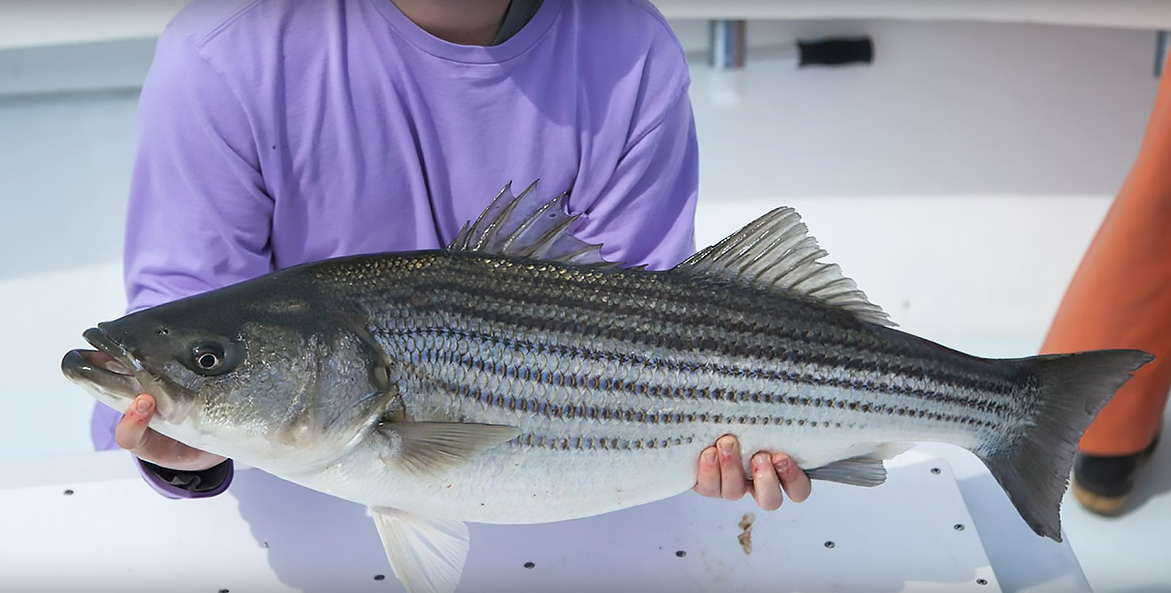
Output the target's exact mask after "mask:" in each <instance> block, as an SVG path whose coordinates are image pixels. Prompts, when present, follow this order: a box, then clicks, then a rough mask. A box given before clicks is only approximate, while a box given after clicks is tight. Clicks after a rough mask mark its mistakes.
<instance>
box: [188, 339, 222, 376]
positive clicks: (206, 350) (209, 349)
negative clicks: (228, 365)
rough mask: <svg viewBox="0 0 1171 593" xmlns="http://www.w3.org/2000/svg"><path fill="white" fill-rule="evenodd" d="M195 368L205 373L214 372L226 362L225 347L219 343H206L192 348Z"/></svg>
mask: <svg viewBox="0 0 1171 593" xmlns="http://www.w3.org/2000/svg"><path fill="white" fill-rule="evenodd" d="M191 356H192V359H193V360H194V361H195V368H196V369H197V370H199V371H203V372H205V373H214V372H215V371H217V370H219V369H220V367H221V366H223V364H224V349H223V348H222V347H221V346H220V345H219V344H214V343H204V344H199V345H198V346H196V347H195V348H192V349H191Z"/></svg>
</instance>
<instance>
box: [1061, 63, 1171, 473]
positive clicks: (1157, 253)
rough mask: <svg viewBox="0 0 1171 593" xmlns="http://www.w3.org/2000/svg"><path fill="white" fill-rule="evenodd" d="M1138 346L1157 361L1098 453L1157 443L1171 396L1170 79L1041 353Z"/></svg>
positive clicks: (1106, 428) (1117, 405) (1092, 443)
mask: <svg viewBox="0 0 1171 593" xmlns="http://www.w3.org/2000/svg"><path fill="white" fill-rule="evenodd" d="M1099 348H1138V349H1141V350H1146V351H1147V352H1150V353H1151V354H1154V355H1155V356H1156V359H1155V361H1154V362H1152V363H1150V364H1148V365H1147V366H1146V367H1144V368H1142V369H1140V370H1139V371H1138V372H1137V373H1136V374H1135V376H1134V379H1132V380H1131V381H1130V382H1128V383H1127V384H1126V385H1124V386H1123V387H1122V389H1121V390H1119V392H1118V393H1117V395H1115V396H1114V399H1113V400H1111V401H1110V403H1109V404H1107V405H1106V407H1105V409H1103V410H1102V412H1101V414H1099V415H1098V418H1097V419H1096V420H1095V421H1094V423H1093V424H1092V425H1091V426H1090V428H1089V430H1087V431H1086V433H1085V436H1083V437H1082V441H1081V450H1082V452H1084V453H1088V454H1091V455H1128V454H1131V453H1135V452H1138V451H1140V450H1142V449H1143V448H1145V447H1146V446H1147V445H1148V444H1149V443H1150V441H1151V439H1152V438H1154V435H1155V432H1156V431H1157V430H1158V429H1159V423H1160V420H1161V419H1162V416H1163V408H1164V406H1165V405H1166V402H1167V393H1168V389H1169V388H1171V77H1169V76H1167V75H1164V76H1163V79H1162V82H1161V84H1160V87H1159V92H1158V95H1157V97H1156V99H1155V106H1154V110H1153V112H1152V114H1151V117H1150V120H1149V121H1148V124H1147V131H1146V135H1145V137H1144V138H1143V143H1142V147H1141V148H1140V150H1139V155H1138V158H1137V159H1136V160H1135V163H1134V165H1133V168H1132V169H1131V171H1130V175H1129V176H1128V177H1127V179H1126V182H1125V183H1124V184H1123V186H1122V188H1121V190H1120V191H1119V193H1118V196H1117V197H1116V198H1115V200H1114V203H1113V204H1112V205H1111V207H1110V210H1109V212H1108V213H1107V215H1106V218H1105V220H1104V221H1103V222H1102V226H1101V227H1100V228H1099V229H1098V232H1097V234H1096V235H1095V237H1094V240H1093V242H1092V243H1091V244H1090V247H1089V249H1088V250H1087V251H1086V254H1085V256H1084V257H1083V259H1082V262H1081V265H1080V267H1079V268H1078V270H1077V272H1076V274H1075V275H1074V278H1073V280H1072V281H1071V282H1070V285H1069V287H1068V288H1067V289H1066V293H1065V297H1064V299H1063V300H1062V302H1061V305H1060V307H1059V308H1058V310H1057V315H1056V316H1055V317H1054V320H1053V325H1052V326H1051V327H1050V329H1049V334H1048V336H1046V339H1045V343H1044V345H1043V346H1042V348H1041V351H1042V352H1043V353H1056V352H1074V351H1078V350H1094V349H1099Z"/></svg>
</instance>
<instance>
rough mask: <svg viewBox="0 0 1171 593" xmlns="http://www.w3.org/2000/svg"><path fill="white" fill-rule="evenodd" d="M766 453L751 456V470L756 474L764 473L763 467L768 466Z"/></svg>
mask: <svg viewBox="0 0 1171 593" xmlns="http://www.w3.org/2000/svg"><path fill="white" fill-rule="evenodd" d="M768 461H769V459H768V453H757V454H756V455H753V456H752V471H753V472H755V473H757V474H762V473H764V468H766V467H768Z"/></svg>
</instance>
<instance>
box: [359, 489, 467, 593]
mask: <svg viewBox="0 0 1171 593" xmlns="http://www.w3.org/2000/svg"><path fill="white" fill-rule="evenodd" d="M369 513H370V516H371V517H373V518H374V525H375V526H376V527H377V528H378V536H379V537H380V538H382V546H383V548H384V549H385V550H386V559H387V560H389V561H390V567H391V568H392V569H394V574H395V576H397V577H398V579H399V580H400V581H402V583H403V586H404V587H405V588H406V590H407V592H408V593H453V592H454V591H455V587H456V585H458V584H459V578H460V574H461V573H462V572H463V568H464V561H465V560H467V557H468V528H467V526H466V525H464V524H463V523H460V522H459V521H448V520H445V519H431V518H427V517H420V516H418V515H413V514H411V513H408V512H405V511H400V510H398V509H392V508H388V507H370V509H369Z"/></svg>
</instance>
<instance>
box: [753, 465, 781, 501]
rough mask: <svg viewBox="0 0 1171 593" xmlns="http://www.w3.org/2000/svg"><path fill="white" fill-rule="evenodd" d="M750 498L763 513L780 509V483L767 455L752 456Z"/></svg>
mask: <svg viewBox="0 0 1171 593" xmlns="http://www.w3.org/2000/svg"><path fill="white" fill-rule="evenodd" d="M752 497H753V498H755V499H756V504H757V506H759V507H760V508H761V510H765V511H775V510H777V509H779V508H781V503H782V502H783V500H784V496H782V495H781V481H780V479H779V478H778V477H777V470H776V468H775V467H774V466H773V464H772V459H771V458H770V456H769V454H768V453H757V454H756V455H753V456H752Z"/></svg>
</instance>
